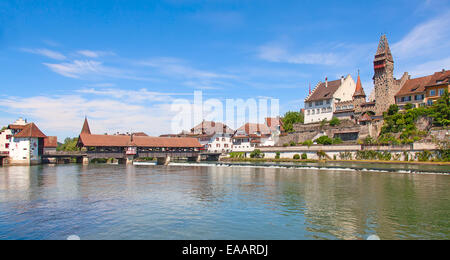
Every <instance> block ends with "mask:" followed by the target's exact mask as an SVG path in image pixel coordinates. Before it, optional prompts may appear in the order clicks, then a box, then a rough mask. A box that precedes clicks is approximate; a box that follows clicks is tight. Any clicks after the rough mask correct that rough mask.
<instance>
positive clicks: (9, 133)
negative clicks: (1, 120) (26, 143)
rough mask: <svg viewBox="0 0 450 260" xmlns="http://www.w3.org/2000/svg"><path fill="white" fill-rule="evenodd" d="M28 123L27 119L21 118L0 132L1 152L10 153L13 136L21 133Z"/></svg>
mask: <svg viewBox="0 0 450 260" xmlns="http://www.w3.org/2000/svg"><path fill="white" fill-rule="evenodd" d="M25 125H27V121H26V120H23V119H22V118H19V119H18V120H16V121H15V122H14V123H12V124H10V125H8V127H7V128H6V129H4V130H3V131H1V132H0V153H2V154H6V153H9V147H10V145H11V141H12V137H13V136H14V135H15V134H17V133H19V132H20V131H21V130H22V129H23V128H24V127H25Z"/></svg>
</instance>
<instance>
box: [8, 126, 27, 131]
mask: <svg viewBox="0 0 450 260" xmlns="http://www.w3.org/2000/svg"><path fill="white" fill-rule="evenodd" d="M25 126H26V125H9V126H8V128H9V129H13V130H22V129H24V128H25Z"/></svg>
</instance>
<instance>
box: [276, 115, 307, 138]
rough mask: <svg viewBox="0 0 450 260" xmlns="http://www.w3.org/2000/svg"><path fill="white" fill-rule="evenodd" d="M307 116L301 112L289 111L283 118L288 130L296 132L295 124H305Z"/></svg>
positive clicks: (285, 128) (284, 125)
mask: <svg viewBox="0 0 450 260" xmlns="http://www.w3.org/2000/svg"><path fill="white" fill-rule="evenodd" d="M304 120H305V117H304V115H303V113H301V112H292V111H290V112H287V113H286V114H284V117H283V118H282V120H281V121H282V122H283V127H284V130H285V131H286V132H289V133H291V132H294V124H298V123H300V124H303V123H304Z"/></svg>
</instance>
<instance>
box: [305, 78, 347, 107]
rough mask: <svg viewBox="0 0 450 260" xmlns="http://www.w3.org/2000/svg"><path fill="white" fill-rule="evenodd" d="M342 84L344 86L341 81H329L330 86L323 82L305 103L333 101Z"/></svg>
mask: <svg viewBox="0 0 450 260" xmlns="http://www.w3.org/2000/svg"><path fill="white" fill-rule="evenodd" d="M341 84H342V80H341V79H338V80H334V81H328V84H327V83H326V82H321V83H319V85H318V86H317V87H316V88H315V89H314V91H313V93H312V94H311V95H310V96H309V97H308V98H307V99H306V100H305V102H312V101H321V100H327V99H332V98H333V95H334V93H336V91H337V90H338V89H339V87H340V86H341Z"/></svg>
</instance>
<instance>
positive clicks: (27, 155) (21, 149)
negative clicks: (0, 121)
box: [9, 137, 41, 164]
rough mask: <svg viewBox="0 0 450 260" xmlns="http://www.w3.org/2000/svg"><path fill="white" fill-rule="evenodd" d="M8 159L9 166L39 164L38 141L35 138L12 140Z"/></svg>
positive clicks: (14, 138)
mask: <svg viewBox="0 0 450 260" xmlns="http://www.w3.org/2000/svg"><path fill="white" fill-rule="evenodd" d="M9 157H10V159H11V164H16V163H17V164H29V163H33V162H39V161H40V159H41V158H40V156H39V141H38V139H37V138H16V137H13V138H12V142H11V144H10V150H9Z"/></svg>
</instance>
